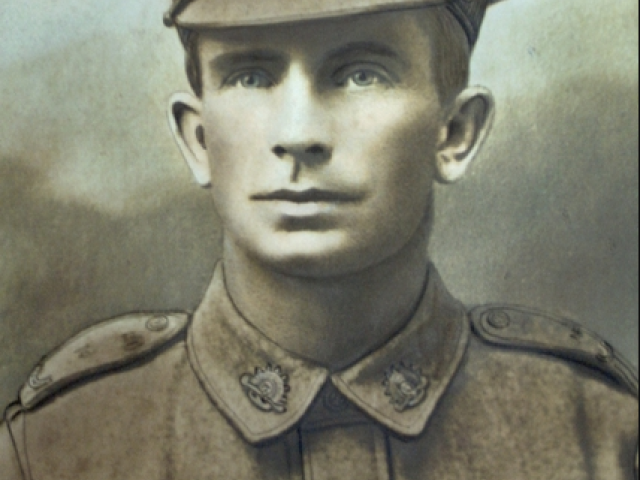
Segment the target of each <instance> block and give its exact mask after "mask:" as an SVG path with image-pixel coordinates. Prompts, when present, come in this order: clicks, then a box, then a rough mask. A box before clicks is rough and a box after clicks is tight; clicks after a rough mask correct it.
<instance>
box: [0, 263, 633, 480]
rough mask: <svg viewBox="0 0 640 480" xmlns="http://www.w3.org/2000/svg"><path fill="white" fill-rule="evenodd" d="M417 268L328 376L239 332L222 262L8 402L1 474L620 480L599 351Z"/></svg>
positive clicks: (622, 418) (578, 336)
mask: <svg viewBox="0 0 640 480" xmlns="http://www.w3.org/2000/svg"><path fill="white" fill-rule="evenodd" d="M428 275H429V277H428V282H427V287H426V289H425V292H424V295H423V298H422V300H421V303H420V304H419V306H418V307H417V309H416V311H415V313H414V315H413V318H412V319H411V320H410V321H409V323H408V324H407V325H406V326H405V327H404V329H403V330H402V331H401V332H399V333H398V334H397V335H395V336H394V337H393V338H390V339H389V340H388V342H387V343H386V344H385V345H383V346H382V347H380V348H379V349H378V350H376V351H374V352H372V353H371V354H369V355H368V356H367V357H365V358H363V359H361V360H360V361H359V362H357V363H356V364H354V365H352V366H351V367H349V368H347V369H345V370H342V371H337V372H331V371H327V370H326V369H324V368H322V367H320V366H318V365H314V364H313V363H311V362H308V361H306V360H304V359H301V358H298V357H296V356H294V355H292V354H290V353H288V352H286V351H284V350H283V349H281V348H280V347H279V346H277V345H275V344H274V343H272V342H271V341H269V340H268V339H267V338H265V337H264V336H263V335H262V334H261V333H260V332H258V331H257V330H255V329H254V328H253V327H252V326H251V325H250V324H249V323H248V322H247V321H246V320H244V319H243V318H242V317H241V316H240V314H239V313H238V312H237V311H236V310H235V308H234V306H233V304H232V302H231V301H230V299H229V297H228V296H227V293H226V291H225V288H224V280H223V274H222V269H221V268H218V269H217V270H216V274H215V275H214V279H213V281H212V284H211V286H210V288H209V290H208V292H207V294H206V296H205V298H204V300H203V302H202V304H201V306H200V307H199V308H198V310H197V311H196V312H195V314H194V315H193V316H191V317H189V316H187V315H183V314H173V315H171V314H166V315H164V316H154V315H145V314H138V315H131V316H129V317H123V318H120V319H116V320H112V321H109V322H105V323H103V324H99V325H98V326H95V327H92V328H91V329H89V330H88V331H85V332H83V333H81V334H79V335H78V336H76V337H74V339H72V340H70V341H69V342H67V344H65V345H63V346H62V347H61V348H60V349H58V350H57V351H56V352H54V353H53V354H51V355H50V356H49V357H48V358H47V359H45V361H44V362H43V363H42V364H41V365H39V366H38V367H37V368H36V370H34V374H32V376H31V378H30V380H29V382H28V383H27V384H26V385H25V387H24V389H23V390H22V392H21V402H20V403H19V404H17V406H13V407H11V408H10V409H9V410H8V412H7V421H8V422H5V424H3V425H2V428H1V429H0V477H1V478H2V480H22V479H23V478H24V479H29V480H63V479H64V480H67V479H69V480H79V479H87V480H102V479H104V480H107V479H109V480H112V479H118V480H133V479H138V480H205V479H206V480H258V479H265V480H266V479H269V480H271V479H273V480H275V479H296V480H302V479H304V480H329V479H331V480H338V479H358V480H391V479H393V480H461V479H468V480H472V479H478V480H631V479H633V478H634V462H635V458H636V449H637V439H638V404H637V399H636V395H634V392H635V391H637V390H636V389H637V383H634V381H635V380H634V379H633V374H629V372H628V370H625V369H624V368H623V367H620V364H619V361H618V359H617V357H616V355H615V352H613V350H611V349H610V348H609V347H608V346H607V345H606V344H602V343H600V342H599V340H598V339H596V338H595V337H594V336H593V335H592V334H590V333H589V332H585V331H584V330H582V329H580V328H579V327H577V326H576V325H569V324H567V323H566V322H565V323H557V322H554V321H553V320H549V319H547V318H544V317H542V316H540V315H538V314H536V313H532V312H529V311H526V310H518V309H509V308H506V309H505V308H496V309H491V308H488V309H486V308H485V309H481V311H477V312H474V313H472V314H471V315H469V314H468V313H467V311H466V310H465V309H464V308H463V307H462V306H461V305H460V304H459V303H458V302H457V301H456V300H454V299H453V298H452V297H451V296H450V295H449V294H448V293H447V291H446V289H445V288H444V286H443V284H442V282H441V280H440V278H439V277H438V274H437V272H436V271H435V269H434V268H433V267H431V268H430V271H429V274H428ZM549 339H550V340H549ZM543 340H544V341H547V340H548V342H547V343H544V342H543ZM594 342H596V343H594ZM559 355H560V356H563V357H570V358H571V359H572V360H567V359H561V358H559ZM592 357H593V358H592ZM598 362H600V364H601V366H602V368H597V369H596V368H593V366H594V365H595V366H598V365H600V364H599V363H598ZM7 423H8V424H9V425H10V427H11V428H10V429H9V428H7Z"/></svg>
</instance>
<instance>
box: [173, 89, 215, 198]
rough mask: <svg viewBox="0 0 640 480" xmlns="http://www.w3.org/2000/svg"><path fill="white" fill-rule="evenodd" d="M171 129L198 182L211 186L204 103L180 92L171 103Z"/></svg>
mask: <svg viewBox="0 0 640 480" xmlns="http://www.w3.org/2000/svg"><path fill="white" fill-rule="evenodd" d="M167 113H168V117H169V127H170V128H171V133H173V138H175V140H176V143H177V144H178V147H179V148H180V151H181V152H182V156H183V157H184V159H185V161H186V162H187V165H189V168H190V169H191V172H192V173H193V176H194V177H195V179H196V182H198V183H199V184H200V186H202V187H209V186H211V169H210V168H209V156H208V154H207V144H206V139H205V138H204V127H203V126H202V102H201V101H200V100H199V99H198V98H196V97H194V96H193V95H191V94H189V93H184V92H178V93H174V94H173V95H171V99H170V101H169V111H168V112H167Z"/></svg>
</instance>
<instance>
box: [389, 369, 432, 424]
mask: <svg viewBox="0 0 640 480" xmlns="http://www.w3.org/2000/svg"><path fill="white" fill-rule="evenodd" d="M384 376H385V379H384V381H383V382H382V385H383V386H384V387H385V391H384V394H385V395H387V396H388V397H390V401H391V405H393V408H395V409H396V410H397V411H398V412H403V411H404V410H406V409H408V408H413V407H415V406H416V405H418V404H419V403H420V402H422V401H423V400H424V399H425V397H426V396H427V389H428V387H429V379H427V377H425V376H424V375H422V372H421V371H420V369H419V368H416V367H414V366H413V365H411V364H409V365H405V364H404V362H400V364H398V365H391V367H389V368H388V369H387V371H386V372H385V374H384Z"/></svg>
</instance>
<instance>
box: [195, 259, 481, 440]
mask: <svg viewBox="0 0 640 480" xmlns="http://www.w3.org/2000/svg"><path fill="white" fill-rule="evenodd" d="M468 335H469V326H468V320H467V318H466V311H465V309H464V307H463V306H462V305H461V304H460V303H459V302H458V301H457V300H455V299H454V298H453V297H451V295H450V294H449V293H448V292H447V290H446V288H445V287H444V285H443V283H442V280H441V279H440V276H439V275H438V272H437V271H436V269H435V267H433V266H432V265H431V266H430V267H429V270H428V281H427V284H426V287H425V290H424V292H423V295H422V299H421V300H420V303H419V305H418V307H417V309H416V311H415V313H414V315H413V317H412V318H411V320H410V321H409V322H408V323H407V325H406V326H405V327H404V328H403V329H402V330H401V331H400V332H398V333H397V334H395V335H394V336H393V337H391V338H390V339H389V340H388V341H387V342H386V343H385V344H383V345H382V346H381V347H379V348H378V349H377V350H375V351H373V352H372V353H371V354H369V355H368V356H366V357H364V358H362V359H360V360H359V361H358V362H356V363H355V364H353V365H351V366H350V367H348V368H346V369H344V370H341V371H338V372H334V373H331V372H329V371H328V370H327V369H326V368H324V367H321V366H319V365H316V364H314V363H312V362H310V361H308V360H305V359H303V358H300V357H298V356H295V355H293V354H291V353H290V352H288V351H286V350H284V349H282V348H281V347H279V346H278V345H276V344H275V343H273V342H272V341H270V340H269V339H268V338H266V337H265V336H264V335H262V333H260V332H259V331H258V330H256V329H255V328H254V327H253V326H252V325H251V324H249V323H248V322H247V321H246V320H245V319H244V318H243V317H242V316H241V315H240V313H239V312H238V311H237V310H236V308H235V307H234V305H233V303H232V302H231V300H230V298H229V296H228V294H227V292H226V288H225V285H224V273H223V268H222V265H221V263H219V264H218V266H217V267H216V270H215V273H214V276H213V280H212V282H211V285H210V286H209V289H208V290H207V293H206V294H205V297H204V299H203V301H202V303H201V305H200V306H199V307H198V309H197V310H196V312H195V314H194V317H193V322H192V324H191V326H190V329H189V332H188V336H187V352H188V356H189V360H190V362H191V365H192V367H193V370H194V371H195V374H196V375H197V377H198V379H199V380H200V383H201V384H202V386H203V388H204V390H205V391H206V392H207V394H208V395H209V397H210V398H211V400H212V401H213V402H214V403H215V404H216V406H217V407H218V409H219V410H220V411H221V412H222V413H223V414H224V415H225V416H226V417H227V419H228V420H229V421H230V422H231V423H232V424H233V425H234V426H235V427H236V428H237V429H238V430H239V431H240V433H241V434H242V435H243V436H244V437H245V439H246V440H247V441H249V442H250V443H259V442H263V441H266V440H269V439H272V438H274V437H276V436H279V435H280V434H282V433H284V432H285V431H287V430H289V429H290V428H292V427H293V426H294V425H296V424H297V423H298V422H299V421H300V420H301V419H302V417H303V416H304V415H305V413H306V412H307V411H308V410H309V408H310V406H311V404H312V403H313V401H314V400H315V398H316V396H317V395H318V393H319V392H320V390H321V389H322V387H323V385H325V383H327V382H331V383H332V384H333V385H334V386H335V387H336V388H337V390H338V391H339V392H340V393H341V394H342V395H344V396H345V397H346V398H347V399H348V400H349V401H351V402H352V403H353V404H354V405H355V406H356V407H358V408H359V409H360V410H362V411H363V412H364V413H365V414H366V415H368V416H369V417H370V418H372V419H373V420H374V421H376V422H378V423H380V424H381V425H383V426H385V427H386V428H388V429H390V430H392V431H393V432H395V433H396V434H398V435H401V436H407V437H413V436H417V435H419V434H420V433H421V432H422V431H423V430H424V428H425V425H426V423H427V421H428V419H429V417H430V416H431V414H432V413H433V411H434V409H435V407H436V405H437V403H438V400H439V399H440V398H441V396H442V395H443V393H444V391H445V389H446V388H447V386H448V385H449V383H450V382H451V380H452V378H453V376H454V375H455V372H456V370H457V368H458V366H459V364H460V362H461V360H462V357H463V355H464V352H465V350H466V345H467V340H468Z"/></svg>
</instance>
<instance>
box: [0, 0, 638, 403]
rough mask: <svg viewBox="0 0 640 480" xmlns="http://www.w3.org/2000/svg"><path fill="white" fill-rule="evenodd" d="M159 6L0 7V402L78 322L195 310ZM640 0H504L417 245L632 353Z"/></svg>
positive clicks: (136, 0) (210, 237)
mask: <svg viewBox="0 0 640 480" xmlns="http://www.w3.org/2000/svg"><path fill="white" fill-rule="evenodd" d="M164 7H165V5H164V1H163V0H153V1H150V0H110V1H107V0H57V1H55V2H54V1H51V0H28V1H25V0H4V1H3V4H2V7H1V8H0V403H2V404H4V403H5V402H7V401H9V400H10V399H11V398H12V397H13V396H14V395H15V393H16V391H17V389H18V387H19V385H20V383H21V382H22V381H23V379H25V378H26V376H27V374H28V372H29V370H30V369H31V367H32V365H33V364H34V363H35V362H36V361H37V360H38V358H39V357H40V356H41V355H43V354H44V353H45V352H47V351H48V350H50V349H51V348H52V347H54V346H55V345H57V344H59V343H60V342H62V341H63V340H64V339H65V338H67V337H68V336H69V335H71V334H72V333H74V332H75V331H77V330H78V329H80V328H81V327H83V326H86V325H89V324H91V323H92V322H94V321H96V320H99V319H102V318H105V317H108V316H110V315H114V314H118V313H122V312H126V311H128V310H132V309H158V308H193V307H194V306H195V305H196V304H197V302H198V299H199V298H200V296H201V295H202V293H203V289H204V287H205V285H206V284H207V281H208V278H209V275H210V272H211V269H212V266H213V264H214V262H215V258H216V256H217V252H218V245H219V233H218V223H217V220H216V218H215V216H214V214H213V213H212V211H211V204H210V201H209V199H208V196H207V194H206V192H204V191H200V190H199V189H198V188H197V187H196V186H195V185H194V182H193V181H192V180H191V178H190V176H189V174H188V172H187V169H186V167H185V166H184V165H183V164H182V160H181V158H180V156H179V153H178V151H177V149H176V148H175V147H174V145H173V142H172V139H171V138H170V135H169V133H168V129H167V126H166V120H165V116H164V108H165V104H166V102H167V98H168V95H169V94H170V92H172V91H173V90H176V89H185V88H186V82H185V80H184V77H183V73H182V70H181V66H182V56H181V55H182V52H181V50H180V47H179V45H178V42H177V40H176V38H175V32H172V31H166V30H165V29H164V28H163V27H162V22H161V16H162V11H163V8H164ZM637 30H638V6H637V2H635V1H634V0H590V1H589V2H585V1H584V0H562V1H558V0H509V1H507V2H504V3H500V4H498V6H496V7H494V8H493V9H492V10H491V12H490V13H489V14H488V16H487V20H486V23H485V25H484V28H483V32H482V34H481V38H480V43H479V45H478V47H477V50H476V53H475V57H474V60H473V65H472V69H473V74H472V77H473V83H481V84H483V85H485V86H488V87H490V88H491V89H492V90H493V91H494V93H495V96H496V100H497V105H498V111H497V117H496V122H495V126H494V130H493V133H492V136H491V138H490V140H489V141H488V142H487V144H486V145H485V148H484V150H483V151H482V153H481V155H480V157H479V159H478V161H477V163H476V164H475V165H474V167H473V171H472V173H471V175H470V177H468V178H466V179H465V180H464V181H463V182H462V183H460V184H457V185H455V186H453V187H446V188H439V189H438V197H437V215H438V216H437V222H436V227H435V230H434V237H433V242H432V247H431V252H432V255H433V257H434V259H435V261H436V262H437V264H438V266H439V268H440V271H441V273H442V275H443V277H444V279H445V280H446V281H447V283H448V284H449V286H450V288H451V290H452V291H453V292H454V293H455V294H457V295H458V296H459V298H460V299H462V300H463V301H465V302H467V303H469V304H475V303H483V302H488V301H501V302H510V303H521V304H525V305H529V306H534V307H537V308H540V309H544V310H548V311H551V312H555V313H557V314H560V315H564V316H568V317H571V318H577V319H580V320H581V321H582V322H584V323H585V324H586V325H587V326H589V327H591V328H592V329H595V330H597V331H598V332H600V333H601V334H602V335H604V336H605V337H606V338H607V339H609V340H610V341H611V342H612V343H614V344H615V345H616V346H617V347H618V348H619V349H620V350H621V351H622V352H624V353H625V354H626V355H627V356H628V357H630V358H631V359H632V361H633V363H635V364H636V365H637V355H638V340H637V335H638V293H637V292H638V158H637V150H638V78H637V69H638V59H637V45H638V38H637V37H638V33H637Z"/></svg>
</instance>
